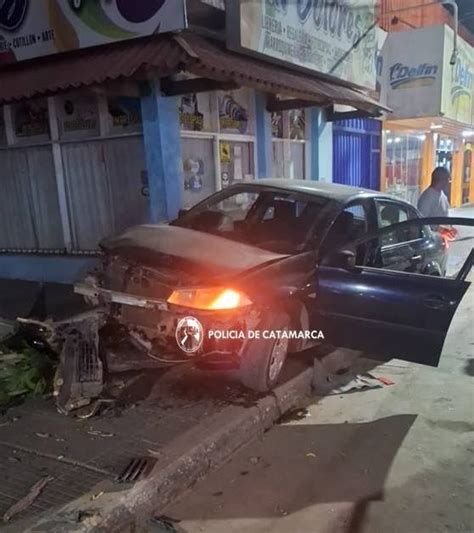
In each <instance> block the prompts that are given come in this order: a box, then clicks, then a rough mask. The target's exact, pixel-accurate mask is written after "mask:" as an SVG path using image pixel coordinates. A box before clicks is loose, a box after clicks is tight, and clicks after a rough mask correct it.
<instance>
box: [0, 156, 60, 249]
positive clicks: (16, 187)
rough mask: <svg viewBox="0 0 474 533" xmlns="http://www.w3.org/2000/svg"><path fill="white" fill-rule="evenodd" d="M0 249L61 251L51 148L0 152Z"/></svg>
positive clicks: (58, 213)
mask: <svg viewBox="0 0 474 533" xmlns="http://www.w3.org/2000/svg"><path fill="white" fill-rule="evenodd" d="M0 190H1V193H0V219H1V221H2V222H1V224H0V248H9V249H28V250H36V249H52V250H56V249H62V248H64V240H63V233H62V227H61V216H60V212H59V203H58V194H57V188H56V179H55V173H54V166H53V156H52V152H51V146H35V147H30V148H18V149H10V150H0Z"/></svg>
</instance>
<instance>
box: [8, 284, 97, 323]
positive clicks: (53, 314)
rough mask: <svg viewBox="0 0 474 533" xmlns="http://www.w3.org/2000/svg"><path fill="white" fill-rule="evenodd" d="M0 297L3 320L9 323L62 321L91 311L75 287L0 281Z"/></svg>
mask: <svg viewBox="0 0 474 533" xmlns="http://www.w3.org/2000/svg"><path fill="white" fill-rule="evenodd" d="M0 295H1V297H0V318H3V319H7V320H15V319H16V318H17V317H19V316H20V317H30V318H36V319H37V320H44V319H45V318H52V319H53V320H63V319H65V318H68V317H70V316H73V315H75V314H78V313H81V312H83V311H86V310H87V309H89V307H88V306H87V304H86V303H85V301H84V298H83V297H82V296H80V295H78V294H75V293H74V290H73V286H72V285H69V284H64V283H44V284H43V283H38V282H36V281H23V280H11V279H0Z"/></svg>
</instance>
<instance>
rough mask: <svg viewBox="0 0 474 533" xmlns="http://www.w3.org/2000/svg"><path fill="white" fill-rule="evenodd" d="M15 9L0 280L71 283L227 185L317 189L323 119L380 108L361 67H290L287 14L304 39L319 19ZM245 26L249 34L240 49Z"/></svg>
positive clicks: (0, 31)
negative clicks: (289, 184) (136, 235)
mask: <svg viewBox="0 0 474 533" xmlns="http://www.w3.org/2000/svg"><path fill="white" fill-rule="evenodd" d="M23 1H24V4H25V10H24V12H18V13H16V12H15V13H13V12H12V13H10V14H5V13H4V14H3V15H2V16H3V17H4V20H3V19H2V20H0V79H1V83H0V110H1V112H0V184H1V190H2V194H1V195H0V217H1V225H0V277H2V278H17V279H26V280H36V281H57V282H64V283H68V282H72V281H74V280H76V279H79V278H80V277H82V276H83V275H84V273H85V272H86V271H87V270H89V269H90V268H92V267H93V266H94V265H95V264H96V263H97V261H98V260H99V256H100V248H99V243H100V240H101V239H102V238H104V237H107V236H110V235H113V234H116V233H119V232H121V231H122V230H124V229H125V228H127V227H129V226H131V225H135V224H140V223H146V222H152V223H155V222H160V221H164V220H169V219H172V218H174V217H176V215H177V214H178V211H179V209H181V208H189V207H191V206H192V205H194V204H195V203H197V202H198V201H200V200H202V199H203V198H204V197H206V196H208V195H209V194H211V193H213V192H215V191H217V190H219V189H221V188H224V187H226V186H228V185H230V184H232V183H234V182H239V181H250V180H254V179H258V178H261V177H267V176H279V177H286V178H301V179H324V180H328V181H329V180H330V179H331V175H332V169H331V165H332V158H331V157H330V153H331V152H330V147H331V144H332V138H331V126H330V125H329V123H328V122H327V118H328V116H329V115H330V110H331V109H332V106H333V105H334V104H342V105H346V106H351V109H352V110H360V111H362V112H364V113H369V114H374V115H377V114H379V113H380V111H381V110H382V109H383V108H382V107H381V106H379V105H378V103H377V102H376V101H374V100H373V99H371V98H370V97H369V96H368V95H367V93H366V92H365V91H364V90H363V89H362V88H361V87H360V86H359V87H357V86H355V85H354V78H355V77H357V71H358V69H361V68H364V72H365V78H366V79H370V73H371V70H370V66H365V67H364V66H363V65H361V64H359V63H358V61H359V59H360V58H358V57H356V58H354V60H352V59H351V61H350V62H341V64H340V65H338V66H337V68H334V69H332V71H331V72H329V70H331V69H329V67H330V65H329V67H328V65H326V63H325V64H321V63H319V64H312V63H311V62H312V61H313V62H314V58H313V56H311V55H308V54H307V52H305V54H306V55H305V54H303V55H302V54H301V51H302V50H303V48H301V46H300V45H301V43H302V42H307V39H306V37H305V35H306V34H305V33H301V32H300V33H299V34H296V33H294V32H295V29H294V27H293V25H292V24H291V20H292V19H291V18H290V19H288V17H290V16H292V17H299V16H300V15H301V16H303V15H305V16H306V19H304V20H303V19H301V21H300V22H298V24H304V26H303V27H304V28H306V29H305V30H304V31H307V32H308V35H309V34H310V32H314V31H317V30H318V27H317V26H316V22H315V21H316V18H315V17H316V15H315V14H312V15H311V14H310V13H306V14H305V13H299V12H297V11H296V7H295V6H286V3H284V2H274V3H268V2H265V1H263V0H262V1H261V2H256V3H254V4H253V8H252V9H253V11H252V12H251V13H248V12H246V11H245V9H244V7H243V8H242V10H241V11H237V13H232V14H231V17H230V20H231V23H229V16H230V14H229V13H226V12H225V10H224V9H223V7H224V6H223V5H222V4H221V3H219V2H197V1H195V2H187V3H186V2H184V0H182V1H171V0H165V1H164V2H160V3H157V6H158V4H160V5H159V6H158V8H157V9H155V10H151V11H150V12H149V13H143V12H142V11H140V10H137V5H136V4H135V3H134V2H133V1H130V2H128V3H127V2H121V3H120V6H119V3H115V2H111V3H104V4H97V6H98V8H99V9H101V10H102V11H101V12H100V13H96V12H89V11H88V10H90V9H91V4H90V3H85V2H66V1H62V0H56V1H52V2H43V1H42V0H38V1H35V2H33V1H31V0H23ZM241 5H242V6H246V5H247V4H246V3H245V2H244V3H240V2H236V3H235V6H237V7H238V8H239V9H240V6H241ZM341 5H342V4H341ZM344 5H346V3H344ZM48 6H49V7H48ZM308 6H309V4H308ZM155 7H156V6H155ZM309 7H311V6H309ZM256 8H258V9H257V11H255V9H256ZM290 9H291V10H293V9H294V10H295V11H290ZM310 15H311V16H310ZM369 15H370V13H369ZM369 15H368V18H367V20H366V21H365V22H364V23H366V24H369V22H370V20H369V18H370V17H369ZM226 16H227V22H226V20H225V19H226ZM15 17H17V18H16V19H15ZM94 17H95V18H94ZM249 17H250V18H251V20H252V21H254V20H258V21H259V24H258V25H257V26H255V27H254V28H253V33H252V34H251V35H252V36H253V37H255V36H256V38H255V39H253V40H252V39H250V41H249V35H246V34H245V32H244V29H245V28H246V27H247V26H248V20H249ZM203 20H204V21H206V25H207V26H206V27H201V24H202V21H203ZM98 21H100V24H102V26H100V25H99V23H98ZM209 21H210V22H209ZM288 21H290V22H288ZM321 23H322V22H321ZM321 23H320V24H321ZM362 23H363V21H362V22H361V24H362ZM230 24H232V25H233V26H232V28H231V26H230ZM295 24H296V20H295ZM191 25H192V28H193V29H192V30H191V29H190V28H189V27H188V26H191ZM283 26H285V28H284V29H285V32H284V33H285V35H288V34H290V42H288V41H285V40H284V39H283V37H282V35H283V31H282V28H283ZM157 27H159V28H160V30H159V33H158V34H157V33H156V28H157ZM298 28H299V30H301V26H298ZM230 29H232V31H230ZM287 30H288V31H287ZM235 32H237V33H238V35H237V36H236V35H235ZM292 32H293V33H294V35H293V34H292ZM230 33H232V37H230V36H229V35H230ZM327 38H328V39H329V40H330V39H333V40H334V39H335V38H336V39H337V36H334V35H332V34H331V32H330V31H329V30H328V37H327ZM302 39H303V41H301V40H302ZM346 40H347V46H348V47H350V46H351V42H352V41H351V39H349V38H348V37H347V36H346ZM298 43H299V44H298ZM365 52H366V51H365ZM340 54H341V56H342V55H343V54H344V49H342V48H341V50H340ZM292 57H296V58H300V63H301V64H300V65H295V64H294V63H293V62H292ZM315 57H317V58H319V59H318V61H320V60H321V54H316V56H315ZM361 57H362V56H361ZM328 69H329V70H328ZM373 79H374V83H375V75H374V76H373ZM328 154H329V155H328Z"/></svg>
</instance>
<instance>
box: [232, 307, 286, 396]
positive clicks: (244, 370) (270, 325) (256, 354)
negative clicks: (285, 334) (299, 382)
mask: <svg viewBox="0 0 474 533" xmlns="http://www.w3.org/2000/svg"><path fill="white" fill-rule="evenodd" d="M289 329H290V317H289V316H288V315H287V314H286V313H285V312H283V311H282V312H280V313H278V314H272V315H269V316H268V317H265V318H264V319H263V320H262V321H261V323H260V325H259V327H258V330H259V331H260V333H262V332H263V331H284V330H286V331H288V330H289ZM288 345H289V340H288V338H280V339H278V338H275V339H267V338H262V336H261V337H260V338H256V339H248V340H247V342H246V345H245V346H244V348H243V352H242V356H241V362H240V371H239V377H240V381H241V383H242V384H243V385H244V386H245V387H247V388H249V389H252V390H254V391H257V392H267V391H269V390H271V389H273V388H274V387H275V385H276V384H277V382H278V378H279V377H280V375H281V371H282V368H283V366H284V363H285V360H286V356H287V354H288Z"/></svg>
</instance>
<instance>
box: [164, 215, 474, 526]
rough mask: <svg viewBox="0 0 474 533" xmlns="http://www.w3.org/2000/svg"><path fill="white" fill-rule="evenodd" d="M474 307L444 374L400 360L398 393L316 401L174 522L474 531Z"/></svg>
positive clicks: (461, 320) (216, 478) (191, 501)
mask: <svg viewBox="0 0 474 533" xmlns="http://www.w3.org/2000/svg"><path fill="white" fill-rule="evenodd" d="M458 213H459V214H460V215H462V216H464V215H465V214H467V213H469V214H471V216H472V213H473V210H472V209H471V210H469V211H468V210H467V209H463V210H458V212H457V214H458ZM463 237H469V235H468V232H466V235H463ZM471 246H472V241H471V240H470V239H465V240H461V241H460V242H459V243H456V244H455V245H454V246H453V247H452V249H453V250H456V256H458V255H460V254H461V253H463V254H465V253H466V252H467V251H468V249H470V247H471ZM461 249H462V250H461ZM471 279H472V275H471ZM473 295H474V289H473V288H472V287H471V288H470V289H469V291H468V293H467V294H466V296H465V298H464V300H463V302H462V303H461V306H460V307H459V309H458V312H457V314H456V316H455V318H454V320H453V323H452V324H451V328H450V331H449V334H448V337H447V339H446V343H445V346H444V350H443V355H442V359H441V363H440V366H439V368H437V369H435V368H427V367H423V366H420V365H415V364H409V363H406V362H404V361H398V360H393V361H391V362H389V363H386V364H383V365H379V366H376V367H375V368H374V369H373V371H372V372H373V374H374V375H377V376H385V377H388V378H391V379H392V380H393V381H394V382H395V384H394V385H391V386H386V387H384V388H381V389H374V390H367V391H364V392H356V393H352V394H345V395H335V396H327V397H324V398H314V400H313V401H312V402H311V405H309V407H308V413H307V415H306V416H304V417H303V418H302V419H301V420H294V421H290V422H288V423H284V424H280V425H277V426H275V427H274V428H273V429H271V430H270V431H269V432H268V433H266V434H265V436H264V438H263V439H262V440H261V441H259V442H256V443H254V444H253V445H251V446H248V447H246V448H244V449H243V450H241V451H240V453H238V454H237V455H236V456H235V457H234V459H233V460H232V461H231V462H230V463H228V464H227V465H226V466H225V467H224V468H222V469H221V470H219V471H217V472H215V473H214V474H211V475H210V476H209V477H208V478H207V479H206V480H204V481H202V482H201V483H200V484H198V485H197V487H196V488H195V489H194V490H193V492H192V493H188V494H187V495H186V496H184V497H183V498H182V500H181V501H180V502H178V503H177V504H175V505H174V506H171V507H170V508H168V509H166V510H165V514H166V515H168V516H171V517H173V518H175V519H179V520H181V522H180V523H179V526H180V527H181V528H182V530H183V531H187V532H189V533H195V532H200V531H206V532H207V533H221V532H222V531H226V532H227V533H233V532H241V531H249V532H255V533H263V532H270V531H271V532H272V533H273V532H275V533H278V532H282V533H283V532H285V533H286V532H288V531H295V532H305V531H314V532H317V533H346V532H347V533H356V532H361V533H362V532H364V533H380V532H381V531H384V532H389V533H392V532H393V533H395V532H403V533H434V532H445V531H463V532H471V531H473V530H474V506H473V498H472V496H473V494H474V482H473V472H472V465H473V462H474V461H473V459H474V455H473V454H474V441H473V435H474V433H473V432H474V416H473V405H474V393H473V389H472V376H473V375H474V358H473V351H474V349H473V346H474V331H473V329H472V316H473V311H474V310H473V307H474V297H473Z"/></svg>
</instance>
